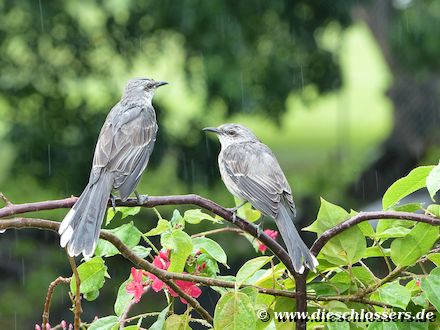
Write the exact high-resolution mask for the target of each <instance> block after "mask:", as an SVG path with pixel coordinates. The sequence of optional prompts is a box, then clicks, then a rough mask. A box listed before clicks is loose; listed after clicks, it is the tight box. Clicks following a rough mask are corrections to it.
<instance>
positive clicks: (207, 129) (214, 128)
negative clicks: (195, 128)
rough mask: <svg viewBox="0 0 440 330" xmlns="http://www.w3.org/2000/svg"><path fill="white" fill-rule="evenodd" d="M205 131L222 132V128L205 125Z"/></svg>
mask: <svg viewBox="0 0 440 330" xmlns="http://www.w3.org/2000/svg"><path fill="white" fill-rule="evenodd" d="M203 131H205V132H212V133H215V134H220V133H221V132H220V130H219V129H218V128H217V127H205V128H204V129H203Z"/></svg>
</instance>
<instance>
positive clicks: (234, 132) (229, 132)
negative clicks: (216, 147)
mask: <svg viewBox="0 0 440 330" xmlns="http://www.w3.org/2000/svg"><path fill="white" fill-rule="evenodd" d="M227 133H228V135H230V136H235V135H237V132H236V131H234V130H233V129H230V130H228V131H227Z"/></svg>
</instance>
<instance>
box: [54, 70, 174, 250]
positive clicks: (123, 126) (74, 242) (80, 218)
mask: <svg viewBox="0 0 440 330" xmlns="http://www.w3.org/2000/svg"><path fill="white" fill-rule="evenodd" d="M166 84H167V83H166V82H162V81H154V80H152V79H148V78H136V79H132V80H130V81H129V82H128V83H127V85H126V87H125V90H124V94H123V96H122V98H121V100H120V101H119V102H118V103H117V104H116V105H115V106H114V107H113V108H112V110H111V111H110V113H109V114H108V115H107V118H106V120H105V123H104V125H103V126H102V128H101V132H100V133H99V137H98V142H97V143H96V148H95V155H94V157H93V164H92V170H91V172H90V178H89V183H88V184H87V186H86V188H85V189H84V191H83V192H82V194H81V196H80V197H79V199H78V201H77V202H76V203H75V205H74V206H73V207H72V209H71V210H70V211H69V213H67V215H66V216H65V218H64V220H63V222H62V223H61V225H60V229H59V231H58V232H59V234H60V235H61V238H60V245H61V246H62V247H65V246H66V245H67V252H68V254H69V255H71V256H77V255H79V254H81V253H82V254H83V255H84V257H86V258H88V257H91V256H92V255H93V253H94V252H95V248H96V243H97V241H98V237H99V232H100V228H101V224H102V221H103V219H104V215H105V213H106V210H107V204H108V200H109V197H111V200H112V204H113V207H114V205H115V201H114V196H113V194H112V192H113V191H118V192H119V195H120V198H121V200H123V201H125V200H126V199H127V198H128V197H129V195H130V194H131V193H132V192H133V191H135V188H136V185H137V184H138V183H139V181H140V179H141V176H142V173H143V171H144V170H145V168H146V167H147V164H148V160H149V159H150V155H151V153H152V151H153V147H154V142H155V141H156V132H157V123H156V113H155V111H154V108H153V105H152V104H151V101H152V98H153V95H154V93H155V91H156V89H157V88H158V87H160V86H163V85H166ZM136 197H137V198H138V202H139V203H142V202H143V201H145V198H146V197H145V196H139V195H138V193H137V192H136ZM142 199H143V200H142Z"/></svg>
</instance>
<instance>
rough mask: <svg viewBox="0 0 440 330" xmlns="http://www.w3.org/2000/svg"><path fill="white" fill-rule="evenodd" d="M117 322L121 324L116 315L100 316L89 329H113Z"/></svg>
mask: <svg viewBox="0 0 440 330" xmlns="http://www.w3.org/2000/svg"><path fill="white" fill-rule="evenodd" d="M116 324H119V319H118V317H117V316H115V315H111V316H106V317H100V318H99V319H97V320H96V321H93V323H92V324H91V325H90V327H89V328H88V330H111V329H112V328H113V326H114V325H116Z"/></svg>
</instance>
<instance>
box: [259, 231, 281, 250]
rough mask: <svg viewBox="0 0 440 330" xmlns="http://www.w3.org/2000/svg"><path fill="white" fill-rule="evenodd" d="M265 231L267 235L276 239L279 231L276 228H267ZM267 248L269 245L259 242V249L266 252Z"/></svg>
mask: <svg viewBox="0 0 440 330" xmlns="http://www.w3.org/2000/svg"><path fill="white" fill-rule="evenodd" d="M264 233H265V234H266V235H268V236H269V237H270V238H272V239H276V238H277V236H278V231H276V230H271V229H265V230H264ZM266 250H267V246H266V245H264V244H263V243H261V242H259V244H258V251H260V252H262V253H264V252H266Z"/></svg>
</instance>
